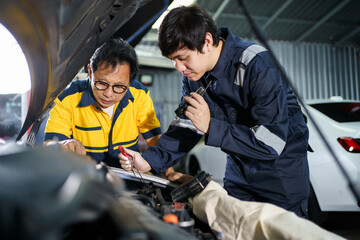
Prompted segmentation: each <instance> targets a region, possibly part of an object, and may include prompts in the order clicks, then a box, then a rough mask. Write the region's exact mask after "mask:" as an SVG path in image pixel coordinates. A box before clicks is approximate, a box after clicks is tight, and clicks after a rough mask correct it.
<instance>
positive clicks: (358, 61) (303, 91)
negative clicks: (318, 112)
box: [269, 41, 360, 100]
mask: <svg viewBox="0 0 360 240" xmlns="http://www.w3.org/2000/svg"><path fill="white" fill-rule="evenodd" d="M269 45H270V47H271V48H272V50H273V52H274V54H275V55H276V57H277V58H278V60H279V62H280V64H281V65H282V66H283V67H284V69H285V71H286V73H287V75H288V77H289V78H290V81H291V82H292V83H293V86H294V87H295V89H296V90H297V92H298V93H299V94H300V96H301V98H303V99H304V100H308V99H323V98H329V97H331V96H342V97H343V98H344V99H350V100H360V85H359V81H360V79H359V75H360V52H359V50H358V49H356V48H355V47H333V46H330V45H321V44H295V43H285V42H274V41H272V42H270V43H269Z"/></svg>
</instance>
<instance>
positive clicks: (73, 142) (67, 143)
mask: <svg viewBox="0 0 360 240" xmlns="http://www.w3.org/2000/svg"><path fill="white" fill-rule="evenodd" d="M59 144H61V145H62V146H63V148H64V149H67V150H70V151H73V152H76V153H78V154H80V155H84V156H85V155H86V150H85V147H84V145H83V144H82V142H80V141H79V140H77V139H66V140H63V141H60V142H59Z"/></svg>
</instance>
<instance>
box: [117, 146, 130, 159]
mask: <svg viewBox="0 0 360 240" xmlns="http://www.w3.org/2000/svg"><path fill="white" fill-rule="evenodd" d="M119 150H120V152H121V153H122V154H123V155H124V156H125V157H130V156H129V154H127V153H126V152H125V151H124V148H123V146H121V145H119Z"/></svg>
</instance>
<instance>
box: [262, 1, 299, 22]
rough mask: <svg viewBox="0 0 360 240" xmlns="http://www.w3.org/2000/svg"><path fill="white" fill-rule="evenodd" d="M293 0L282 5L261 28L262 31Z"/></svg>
mask: <svg viewBox="0 0 360 240" xmlns="http://www.w3.org/2000/svg"><path fill="white" fill-rule="evenodd" d="M292 2H293V0H287V1H286V2H284V4H283V5H282V6H281V7H280V8H279V9H278V10H277V11H276V12H275V13H274V14H273V15H272V16H271V18H269V19H268V20H267V21H266V23H265V24H264V25H263V26H262V27H263V28H264V29H265V28H267V26H269V25H270V24H271V23H272V22H273V21H274V20H275V19H276V18H277V17H278V16H279V15H280V14H281V13H282V12H283V11H284V10H285V9H286V8H287V7H288V6H289V5H290V4H291V3H292Z"/></svg>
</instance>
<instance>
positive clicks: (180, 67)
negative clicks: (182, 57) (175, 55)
mask: <svg viewBox="0 0 360 240" xmlns="http://www.w3.org/2000/svg"><path fill="white" fill-rule="evenodd" d="M174 66H175V68H176V70H177V71H178V72H183V71H185V69H186V66H185V64H184V63H182V62H181V61H179V60H174Z"/></svg>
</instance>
